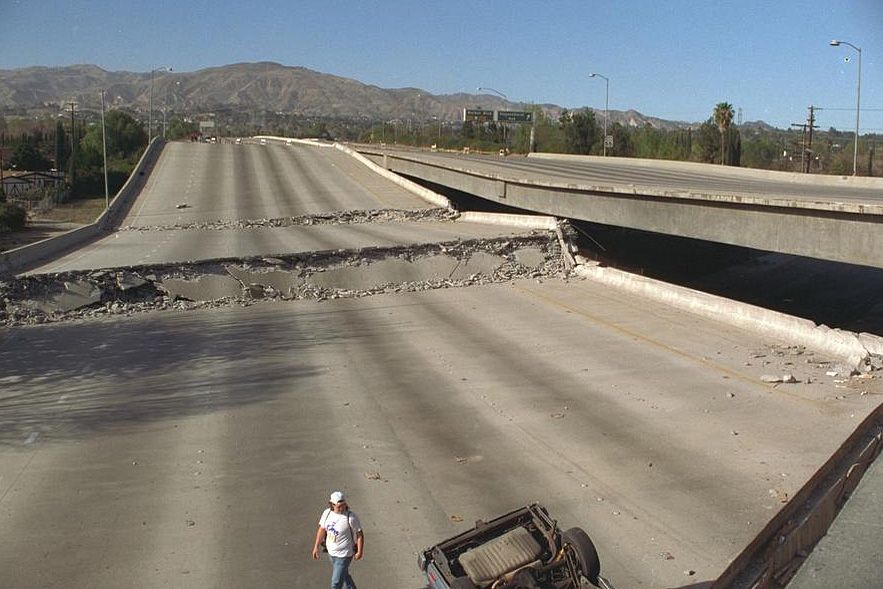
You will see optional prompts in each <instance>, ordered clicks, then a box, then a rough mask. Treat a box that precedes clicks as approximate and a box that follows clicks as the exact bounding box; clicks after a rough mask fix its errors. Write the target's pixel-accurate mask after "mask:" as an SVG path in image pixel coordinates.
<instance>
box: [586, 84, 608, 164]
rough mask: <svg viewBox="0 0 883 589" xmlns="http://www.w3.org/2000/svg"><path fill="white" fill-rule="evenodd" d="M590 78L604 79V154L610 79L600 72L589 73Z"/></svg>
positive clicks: (605, 149)
mask: <svg viewBox="0 0 883 589" xmlns="http://www.w3.org/2000/svg"><path fill="white" fill-rule="evenodd" d="M589 77H590V78H601V79H602V80H604V87H605V90H604V155H605V156H606V155H607V119H609V118H610V79H609V78H608V77H607V76H602V75H601V74H589Z"/></svg>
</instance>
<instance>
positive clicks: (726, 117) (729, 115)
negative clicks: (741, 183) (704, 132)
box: [713, 102, 733, 165]
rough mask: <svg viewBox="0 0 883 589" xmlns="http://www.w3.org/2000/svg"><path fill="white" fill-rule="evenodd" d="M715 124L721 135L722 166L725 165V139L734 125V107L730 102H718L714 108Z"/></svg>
mask: <svg viewBox="0 0 883 589" xmlns="http://www.w3.org/2000/svg"><path fill="white" fill-rule="evenodd" d="M713 118H714V123H715V124H716V125H717V128H718V131H720V134H721V165H724V153H725V152H726V147H725V143H724V137H725V135H726V134H727V131H728V130H729V128H730V125H732V124H733V105H732V104H730V103H729V102H718V103H717V104H716V105H715V107H714V117H713Z"/></svg>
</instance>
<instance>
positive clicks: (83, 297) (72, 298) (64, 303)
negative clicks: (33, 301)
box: [50, 280, 101, 311]
mask: <svg viewBox="0 0 883 589" xmlns="http://www.w3.org/2000/svg"><path fill="white" fill-rule="evenodd" d="M100 302H101V289H100V288H98V286H96V285H95V284H94V283H92V282H89V281H87V280H80V281H74V282H65V283H64V290H62V291H61V293H59V294H57V295H55V296H54V297H52V299H51V301H50V305H51V306H53V307H54V308H55V309H58V310H59V311H73V310H74V309H80V308H82V307H88V306H89V305H94V304H97V303H100Z"/></svg>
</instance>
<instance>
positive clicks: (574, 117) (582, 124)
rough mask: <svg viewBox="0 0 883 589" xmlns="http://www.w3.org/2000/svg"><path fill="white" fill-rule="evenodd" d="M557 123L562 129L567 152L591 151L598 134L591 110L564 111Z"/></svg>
mask: <svg viewBox="0 0 883 589" xmlns="http://www.w3.org/2000/svg"><path fill="white" fill-rule="evenodd" d="M559 125H560V127H561V129H562V130H563V131H564V141H565V144H566V146H567V152H568V153H579V154H583V155H588V154H590V153H592V145H593V144H594V143H595V138H596V136H597V134H598V124H597V123H596V122H595V114H594V113H593V112H592V111H590V110H588V109H586V110H583V111H580V112H564V113H562V114H561V120H560V123H559Z"/></svg>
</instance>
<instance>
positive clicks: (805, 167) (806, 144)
mask: <svg viewBox="0 0 883 589" xmlns="http://www.w3.org/2000/svg"><path fill="white" fill-rule="evenodd" d="M815 122H816V112H815V107H814V106H813V105H809V114H807V115H806V122H805V123H791V126H792V127H801V128H802V129H803V149H802V150H801V153H800V167H801V170H802V171H803V173H804V174H809V168H810V164H811V163H812V157H811V155H812V153H813V151H812V130H813V129H818V126H817V125H816V124H815Z"/></svg>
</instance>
